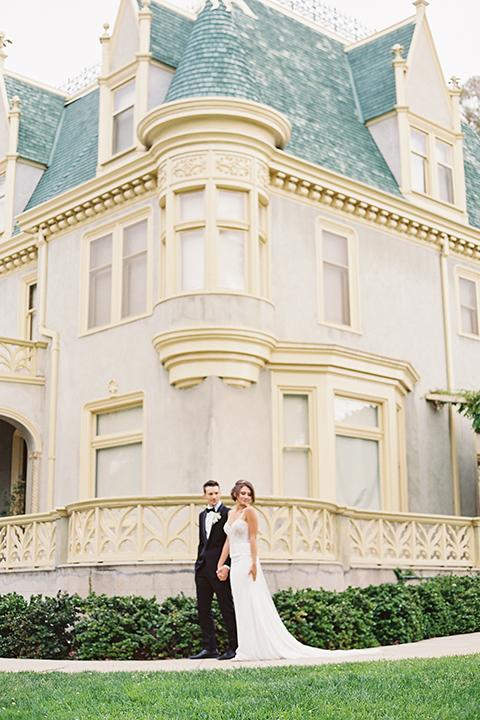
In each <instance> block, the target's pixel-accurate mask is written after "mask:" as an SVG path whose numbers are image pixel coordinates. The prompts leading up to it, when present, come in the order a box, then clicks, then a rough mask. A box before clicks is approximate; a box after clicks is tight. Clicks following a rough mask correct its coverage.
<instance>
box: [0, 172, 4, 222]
mask: <svg viewBox="0 0 480 720" xmlns="http://www.w3.org/2000/svg"><path fill="white" fill-rule="evenodd" d="M4 230H5V175H2V176H0V233H3V231H4Z"/></svg>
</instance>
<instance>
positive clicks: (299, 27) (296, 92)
mask: <svg viewBox="0 0 480 720" xmlns="http://www.w3.org/2000/svg"><path fill="white" fill-rule="evenodd" d="M247 2H248V5H249V6H250V8H251V9H252V11H253V12H254V13H255V15H257V17H258V19H257V20H255V19H253V18H250V17H248V16H246V15H244V14H243V13H242V12H241V10H237V8H236V7H235V6H234V13H235V18H236V20H237V27H238V31H239V33H240V36H241V38H242V40H243V45H244V47H245V49H246V52H247V55H248V59H249V67H250V69H251V74H252V77H253V79H254V82H255V88H256V89H257V91H258V93H259V95H260V101H261V102H262V103H265V104H266V105H269V106H271V107H273V108H275V109H276V110H279V111H280V112H282V113H283V114H284V115H286V116H287V117H288V119H289V121H290V123H291V125H292V135H291V138H290V141H289V142H288V144H287V146H286V148H285V150H286V152H289V153H291V154H292V155H296V156H297V157H300V158H303V159H305V160H308V161H309V162H312V163H315V164H317V165H321V166H322V167H325V168H327V169H328V170H332V171H334V172H338V173H341V174H342V175H345V176H347V177H350V178H352V179H355V180H358V181H360V182H364V183H367V184H370V185H373V186H374V187H377V188H381V189H382V190H385V191H387V192H390V193H394V194H396V195H399V194H400V191H399V189H398V185H397V183H396V181H395V179H394V177H393V175H392V173H391V171H390V169H389V167H388V165H387V164H386V162H385V160H384V159H383V157H382V155H381V153H380V151H379V149H378V147H377V145H376V144H375V142H374V141H373V138H372V136H371V135H370V132H369V131H368V129H367V128H366V127H365V126H364V124H363V123H362V122H361V120H360V118H359V116H358V111H357V105H356V100H355V95H354V91H353V88H352V79H351V73H350V68H349V64H348V59H347V55H346V53H345V51H344V49H343V45H342V43H341V42H339V41H337V40H334V39H333V38H330V37H328V36H327V35H323V34H322V33H321V32H320V31H318V30H316V29H315V28H314V27H312V26H310V25H307V24H305V23H302V22H298V21H297V20H295V19H293V18H292V17H289V16H288V15H285V14H284V13H282V12H281V11H278V10H276V9H275V8H273V7H271V6H267V5H264V4H263V3H261V2H257V1H256V0H247Z"/></svg>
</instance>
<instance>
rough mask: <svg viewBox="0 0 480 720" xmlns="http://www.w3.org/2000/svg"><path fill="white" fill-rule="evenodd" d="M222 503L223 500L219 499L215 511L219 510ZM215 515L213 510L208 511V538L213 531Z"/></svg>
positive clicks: (206, 524)
mask: <svg viewBox="0 0 480 720" xmlns="http://www.w3.org/2000/svg"><path fill="white" fill-rule="evenodd" d="M221 504H222V501H221V500H219V501H218V503H217V504H216V505H214V506H213V507H214V510H215V512H218V508H219V507H220V505H221ZM209 507H210V505H209ZM213 515H214V513H213V512H207V514H206V515H205V536H206V538H207V540H208V538H209V537H210V533H211V532H212V525H213Z"/></svg>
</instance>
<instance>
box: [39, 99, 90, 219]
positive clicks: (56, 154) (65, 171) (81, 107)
mask: <svg viewBox="0 0 480 720" xmlns="http://www.w3.org/2000/svg"><path fill="white" fill-rule="evenodd" d="M98 105H99V91H98V89H96V90H93V91H92V92H90V93H88V94H87V95H84V96H83V97H81V98H79V99H78V100H74V101H73V102H71V103H69V104H68V105H66V106H65V109H64V112H63V117H62V122H61V124H60V127H59V129H58V135H57V138H56V140H55V145H54V148H53V152H52V156H51V158H50V162H49V167H48V168H47V170H46V171H45V172H44V173H43V175H42V177H41V178H40V181H39V183H38V185H37V187H36V188H35V190H34V192H33V195H32V196H31V198H30V200H29V201H28V204H27V206H26V208H25V210H29V209H30V208H32V207H35V206H36V205H39V204H40V203H42V202H45V201H46V200H49V199H50V198H52V197H55V196H56V195H60V193H63V192H66V191H67V190H70V189H71V188H73V187H76V186H77V185H80V183H83V182H86V181H87V180H91V179H92V178H94V177H95V173H96V168H97V154H98Z"/></svg>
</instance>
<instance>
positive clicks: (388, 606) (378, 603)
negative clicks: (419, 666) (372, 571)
mask: <svg viewBox="0 0 480 720" xmlns="http://www.w3.org/2000/svg"><path fill="white" fill-rule="evenodd" d="M362 592H363V593H364V594H365V596H366V597H367V598H369V599H370V601H371V602H372V605H373V611H372V616H371V617H372V623H373V631H374V633H375V637H376V639H377V641H378V643H379V645H393V644H395V643H409V642H416V641H417V640H422V621H421V609H420V608H419V606H418V604H417V602H416V597H415V595H416V587H414V586H407V585H403V584H401V585H393V584H392V583H385V584H383V585H370V586H369V587H368V588H365V589H364V590H363V591H362Z"/></svg>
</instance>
